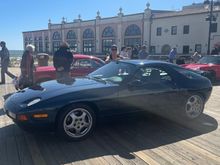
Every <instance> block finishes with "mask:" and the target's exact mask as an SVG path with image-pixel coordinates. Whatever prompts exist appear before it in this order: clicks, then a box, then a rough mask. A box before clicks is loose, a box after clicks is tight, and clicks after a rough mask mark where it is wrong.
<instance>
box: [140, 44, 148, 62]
mask: <svg viewBox="0 0 220 165" xmlns="http://www.w3.org/2000/svg"><path fill="white" fill-rule="evenodd" d="M147 56H148V53H147V47H146V46H145V45H143V46H142V47H141V50H140V51H139V53H138V58H139V59H146V58H147Z"/></svg>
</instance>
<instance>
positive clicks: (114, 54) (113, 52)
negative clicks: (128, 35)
mask: <svg viewBox="0 0 220 165" xmlns="http://www.w3.org/2000/svg"><path fill="white" fill-rule="evenodd" d="M117 51H118V47H117V46H116V45H112V46H111V53H110V55H109V56H107V58H106V60H105V62H106V63H109V62H111V61H112V60H117V59H120V57H119V55H118V54H117Z"/></svg>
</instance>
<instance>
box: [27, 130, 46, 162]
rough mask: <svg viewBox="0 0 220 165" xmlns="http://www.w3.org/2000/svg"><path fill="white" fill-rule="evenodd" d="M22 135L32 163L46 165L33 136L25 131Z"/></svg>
mask: <svg viewBox="0 0 220 165" xmlns="http://www.w3.org/2000/svg"><path fill="white" fill-rule="evenodd" d="M24 136H25V140H26V142H27V146H28V149H29V151H30V154H31V157H32V160H33V162H34V164H35V165H38V164H40V165H46V162H45V160H44V158H43V156H42V154H41V152H40V150H39V146H38V145H37V143H36V141H35V139H34V137H33V136H32V135H30V134H27V133H25V134H24Z"/></svg>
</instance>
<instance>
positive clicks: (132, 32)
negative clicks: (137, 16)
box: [125, 24, 141, 36]
mask: <svg viewBox="0 0 220 165" xmlns="http://www.w3.org/2000/svg"><path fill="white" fill-rule="evenodd" d="M139 35H141V29H140V28H139V27H138V26H137V25H135V24H132V25H130V26H128V27H127V29H126V31H125V36H139Z"/></svg>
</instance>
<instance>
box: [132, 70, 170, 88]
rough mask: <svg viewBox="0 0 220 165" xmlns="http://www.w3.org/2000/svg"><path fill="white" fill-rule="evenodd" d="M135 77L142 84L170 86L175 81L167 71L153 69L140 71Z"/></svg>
mask: <svg viewBox="0 0 220 165" xmlns="http://www.w3.org/2000/svg"><path fill="white" fill-rule="evenodd" d="M134 77H135V79H136V80H138V81H140V82H141V83H142V84H150V83H151V84H152V83H153V84H169V83H172V81H173V80H172V77H171V76H170V74H169V73H167V72H166V71H165V70H162V69H159V68H153V67H146V68H141V69H139V70H138V71H137V72H136V74H135V76H134Z"/></svg>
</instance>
